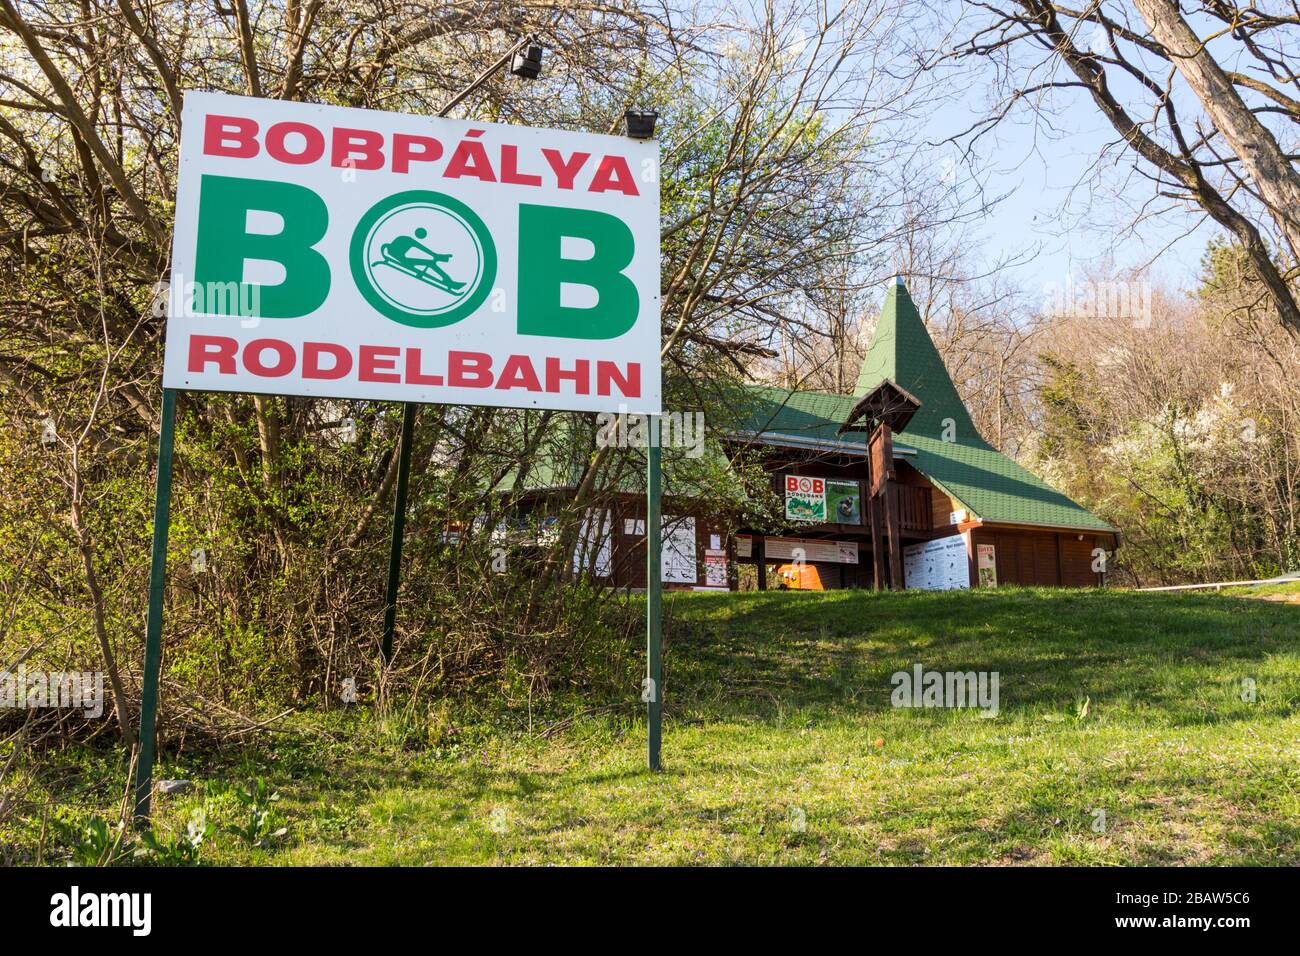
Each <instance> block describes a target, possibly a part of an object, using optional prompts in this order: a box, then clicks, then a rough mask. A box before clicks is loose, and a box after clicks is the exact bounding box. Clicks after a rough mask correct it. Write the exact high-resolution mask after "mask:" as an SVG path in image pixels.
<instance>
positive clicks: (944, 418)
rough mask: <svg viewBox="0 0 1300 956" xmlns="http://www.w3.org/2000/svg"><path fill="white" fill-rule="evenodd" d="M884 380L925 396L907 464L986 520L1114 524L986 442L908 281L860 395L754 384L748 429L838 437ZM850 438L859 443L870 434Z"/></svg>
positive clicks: (871, 354)
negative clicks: (855, 408)
mask: <svg viewBox="0 0 1300 956" xmlns="http://www.w3.org/2000/svg"><path fill="white" fill-rule="evenodd" d="M885 379H891V380H893V381H894V382H895V383H896V384H898V385H900V386H902V387H903V388H905V389H907V391H909V392H911V393H912V394H913V395H915V396H916V397H917V398H918V399H920V401H921V408H920V409H919V410H918V411H917V413H916V415H914V416H913V417H912V420H911V421H910V422H909V423H908V425H907V428H906V429H904V430H903V431H900V432H898V433H897V435H896V436H895V441H896V442H897V444H899V445H903V446H908V447H910V448H914V449H916V455H915V456H911V455H909V456H908V461H910V462H911V463H912V464H913V465H915V466H916V468H917V469H918V470H919V471H921V472H922V473H923V474H925V475H926V476H927V477H928V478H930V479H931V480H932V481H933V482H934V483H935V484H936V485H938V486H939V487H940V488H941V489H942V490H944V491H945V492H947V493H948V494H949V495H951V496H952V497H954V498H956V499H957V500H958V501H960V502H961V503H962V505H963V506H964V507H965V508H967V509H969V510H970V511H971V512H972V513H973V514H974V515H976V516H977V517H979V518H981V519H983V520H984V521H992V522H1002V523H1006V524H1032V525H1045V526H1049V527H1056V528H1080V529H1089V530H1097V531H1113V530H1114V529H1113V528H1111V526H1110V525H1108V524H1106V522H1104V521H1102V520H1101V519H1100V518H1098V517H1096V516H1095V515H1093V514H1092V513H1091V512H1089V511H1088V510H1087V509H1085V508H1083V507H1082V506H1080V505H1078V504H1076V503H1075V502H1073V501H1071V500H1070V499H1069V498H1067V497H1066V496H1065V495H1063V494H1061V493H1060V492H1059V491H1057V490H1056V489H1055V488H1052V487H1051V486H1050V485H1048V484H1047V483H1046V482H1044V481H1042V480H1041V479H1040V478H1038V477H1037V476H1035V475H1034V474H1032V473H1031V472H1029V471H1027V470H1026V469H1024V468H1022V467H1021V466H1020V465H1018V464H1016V463H1015V462H1014V461H1012V460H1011V459H1010V458H1008V457H1007V456H1006V455H1003V454H1002V453H1001V452H1000V451H998V450H997V449H996V448H994V447H992V446H991V445H989V444H988V443H987V442H986V441H984V439H983V438H982V437H981V436H980V434H979V432H977V431H976V430H975V424H974V423H973V422H972V421H971V418H970V415H969V413H968V412H967V411H966V406H965V405H964V404H963V403H962V400H961V397H960V396H959V395H958V394H957V389H956V387H955V386H954V385H953V383H952V379H951V377H949V375H948V370H947V369H946V368H945V367H944V364H943V359H942V358H941V357H940V356H939V351H938V349H936V348H935V347H934V342H933V341H932V340H931V338H930V333H929V332H928V331H927V330H926V328H925V323H924V322H923V321H922V320H921V316H920V313H919V312H917V309H916V305H915V304H914V303H913V302H912V297H911V296H910V295H908V293H907V289H906V287H904V285H903V284H902V282H901V280H900V281H899V282H898V283H897V284H895V285H893V286H891V287H890V289H889V292H888V293H887V294H886V296H885V305H884V309H883V310H882V312H881V314H880V321H879V322H878V323H877V325H876V331H875V335H874V336H873V337H872V340H871V347H870V348H869V349H868V350H867V356H866V358H865V359H864V360H863V362H862V371H861V373H860V374H859V376H858V383H857V387H856V388H855V389H854V395H852V396H849V395H830V394H826V393H823V392H799V391H795V392H790V391H787V390H785V389H775V388H771V387H767V386H751V387H750V388H749V389H748V392H749V393H750V395H751V398H752V405H753V407H752V409H751V410H749V412H748V414H747V415H746V416H745V417H744V421H745V422H747V423H748V424H747V425H742V426H741V430H743V431H746V432H762V433H763V434H764V435H765V436H766V437H768V438H770V439H773V440H777V439H779V436H798V437H803V438H805V439H807V438H812V439H819V440H829V441H834V440H836V437H837V436H836V431H837V429H838V428H839V426H840V424H841V423H842V422H843V421H844V420H845V418H846V417H847V416H848V412H849V409H851V408H852V407H853V403H854V401H855V400H856V398H860V397H862V396H863V395H866V394H867V393H869V392H870V391H871V390H872V389H874V388H875V387H876V386H877V385H879V384H880V383H881V382H882V381H884V380H885ZM945 433H946V434H945ZM945 437H949V438H951V439H953V440H951V441H945V440H944V438H945ZM843 438H844V439H847V440H849V441H853V442H855V443H858V444H859V445H860V444H861V442H862V433H861V432H850V433H848V434H847V435H845V436H843ZM863 452H864V453H865V448H863Z"/></svg>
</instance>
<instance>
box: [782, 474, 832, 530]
mask: <svg viewBox="0 0 1300 956" xmlns="http://www.w3.org/2000/svg"><path fill="white" fill-rule="evenodd" d="M785 517H786V520H787V521H808V522H823V521H825V520H826V482H825V480H823V479H821V478H809V477H807V476H806V475H786V476H785Z"/></svg>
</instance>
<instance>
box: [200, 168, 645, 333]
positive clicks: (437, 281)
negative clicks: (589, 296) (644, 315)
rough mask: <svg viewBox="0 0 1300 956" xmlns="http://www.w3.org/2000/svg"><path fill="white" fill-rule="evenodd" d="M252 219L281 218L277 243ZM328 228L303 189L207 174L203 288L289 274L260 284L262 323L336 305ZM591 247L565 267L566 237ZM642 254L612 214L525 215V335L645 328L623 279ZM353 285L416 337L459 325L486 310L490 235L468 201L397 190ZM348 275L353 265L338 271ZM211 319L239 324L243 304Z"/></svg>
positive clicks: (370, 225) (318, 205)
mask: <svg viewBox="0 0 1300 956" xmlns="http://www.w3.org/2000/svg"><path fill="white" fill-rule="evenodd" d="M250 211H260V212H270V213H274V214H275V215H276V216H278V217H279V218H280V220H281V221H282V222H283V226H282V228H281V229H280V231H279V232H277V233H275V234H271V235H268V234H264V233H254V232H249V231H248V213H249V212H250ZM328 227H329V209H328V207H327V206H326V204H325V202H324V200H322V199H321V197H320V196H318V195H317V194H316V193H315V192H313V191H312V190H310V189H308V188H306V187H305V186H299V185H296V184H294V183H284V182H275V181H271V180H262V179H241V178H236V177H230V176H211V175H205V176H204V177H203V180H202V184H201V186H200V195H199V221H198V242H197V247H196V249H195V260H194V281H195V283H196V285H197V286H199V287H200V288H202V287H205V286H208V285H209V284H213V283H215V284H220V285H222V286H225V285H228V284H230V283H235V284H240V285H242V284H243V282H244V267H245V264H246V262H247V261H248V260H250V259H261V260H269V261H271V262H276V263H279V264H280V265H281V266H282V267H283V269H284V273H285V275H284V280H283V281H282V282H280V283H279V284H278V285H274V286H263V287H261V288H260V289H259V290H258V291H259V292H260V310H259V315H260V316H262V317H264V318H298V317H301V316H304V315H308V314H310V313H312V312H314V311H316V310H317V309H319V308H320V307H321V306H322V305H323V304H324V303H325V301H326V299H327V298H328V297H329V290H330V268H331V265H332V263H330V262H328V261H327V260H326V258H325V256H324V255H322V254H321V253H320V252H318V251H317V250H316V249H315V248H314V247H315V246H316V244H317V243H319V242H320V241H321V240H322V239H324V238H325V233H326V231H327V229H328ZM566 237H567V238H570V239H581V240H585V241H586V242H587V243H590V245H591V248H592V250H593V251H592V254H591V255H590V256H588V257H586V258H578V259H575V258H566V257H565V256H564V255H563V251H562V249H563V243H564V240H565V238H566ZM635 251H636V245H635V241H634V239H633V237H632V231H631V230H630V229H629V228H628V227H627V225H626V224H625V223H624V222H623V221H622V220H620V219H618V218H617V217H615V216H611V215H608V214H607V213H602V212H595V211H593V210H589V209H572V208H567V207H563V206H542V205H534V204H527V203H524V204H521V205H520V206H519V246H518V253H519V273H518V275H519V285H518V296H517V302H518V326H517V329H518V332H519V334H521V335H537V336H548V337H552V338H571V339H613V338H617V337H618V336H620V335H623V334H624V333H626V332H627V331H629V330H630V329H631V328H632V327H633V326H634V325H635V324H636V320H637V315H638V312H639V310H640V298H639V296H638V294H637V289H636V285H635V284H634V283H633V282H632V280H631V279H630V278H628V276H627V275H625V274H624V270H625V269H627V267H628V266H629V265H631V263H632V259H633V256H634V254H635ZM348 259H349V263H350V266H351V272H352V277H353V281H354V283H355V284H356V285H357V288H358V291H359V292H361V294H362V297H363V298H364V299H365V300H366V301H367V302H368V303H369V304H370V305H371V306H372V307H373V308H374V309H375V311H376V312H377V313H378V314H380V315H383V316H384V317H386V318H387V319H389V320H391V321H395V322H400V323H402V324H405V325H410V326H413V327H417V328H436V327H441V326H447V325H452V324H454V323H456V322H459V321H461V320H462V319H464V318H467V317H468V316H469V315H471V314H474V313H476V312H477V311H478V309H479V307H480V306H481V305H482V304H483V303H484V301H485V300H486V299H487V296H488V293H489V292H490V291H491V289H492V282H493V280H494V278H495V275H496V249H495V244H494V242H493V237H492V236H491V234H490V232H489V231H488V229H487V227H486V225H485V224H484V223H483V221H482V220H481V219H480V218H479V217H478V215H477V214H476V213H475V212H474V211H473V210H472V209H470V208H469V207H468V206H466V205H465V204H464V203H462V202H460V201H459V200H455V199H453V198H452V197H450V196H446V195H443V194H441V193H436V192H430V191H427V190H412V191H407V192H403V193H398V194H395V195H393V196H390V197H388V198H386V199H384V200H382V201H380V202H378V203H376V204H375V205H374V206H373V207H372V208H371V209H370V210H369V211H367V212H366V213H365V214H364V215H363V216H362V217H361V218H360V220H359V221H358V223H357V225H356V226H355V227H354V229H353V234H352V238H351V241H350V243H349V251H348ZM333 265H336V266H343V265H344V263H337V264H333ZM566 284H567V285H580V286H586V287H587V288H589V289H591V290H593V291H594V292H595V294H596V304H595V305H592V306H590V307H580V306H573V305H565V304H562V302H561V290H562V287H563V286H564V285H566ZM203 311H206V312H209V313H214V314H220V315H238V314H241V313H240V312H239V297H238V296H236V297H234V300H233V301H230V302H227V301H226V300H225V299H224V298H222V299H220V300H218V301H215V302H213V303H211V304H210V305H209V307H207V308H205V309H204V310H203Z"/></svg>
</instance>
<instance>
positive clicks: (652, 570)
mask: <svg viewBox="0 0 1300 956" xmlns="http://www.w3.org/2000/svg"><path fill="white" fill-rule="evenodd" d="M649 431H650V441H649V447H648V448H647V449H646V496H645V541H646V546H645V595H646V598H645V636H646V681H647V683H646V690H647V692H648V693H647V694H646V751H647V756H648V758H649V763H650V769H651V770H662V769H663V766H662V764H661V763H660V759H659V748H660V743H661V741H662V739H663V726H662V720H663V633H662V623H663V622H662V618H661V616H660V605H661V602H662V596H663V581H662V580H661V579H662V577H663V573H662V571H661V569H660V566H659V563H660V562H659V550H660V547H661V545H662V539H663V529H662V522H661V521H660V518H659V497H660V492H661V490H662V489H661V482H660V478H661V471H660V449H659V416H658V415H651V416H650V429H649Z"/></svg>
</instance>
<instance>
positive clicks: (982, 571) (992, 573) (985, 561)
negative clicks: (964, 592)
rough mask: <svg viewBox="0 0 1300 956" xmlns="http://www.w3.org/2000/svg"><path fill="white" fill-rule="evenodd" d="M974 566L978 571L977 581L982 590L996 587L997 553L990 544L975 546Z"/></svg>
mask: <svg viewBox="0 0 1300 956" xmlns="http://www.w3.org/2000/svg"><path fill="white" fill-rule="evenodd" d="M975 553H976V566H977V567H978V569H979V581H980V587H982V588H995V587H997V586H998V553H997V549H996V548H995V547H994V546H993V545H991V544H981V545H977V546H976V548H975Z"/></svg>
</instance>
